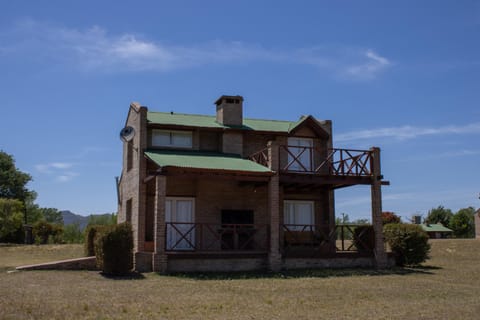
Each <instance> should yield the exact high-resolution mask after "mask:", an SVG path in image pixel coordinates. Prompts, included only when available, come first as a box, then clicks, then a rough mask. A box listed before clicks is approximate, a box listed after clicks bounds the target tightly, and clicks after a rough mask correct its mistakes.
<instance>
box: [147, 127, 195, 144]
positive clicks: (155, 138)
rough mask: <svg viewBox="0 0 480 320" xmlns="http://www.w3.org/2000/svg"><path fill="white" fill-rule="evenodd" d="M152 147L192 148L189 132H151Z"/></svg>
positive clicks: (190, 133)
mask: <svg viewBox="0 0 480 320" xmlns="http://www.w3.org/2000/svg"><path fill="white" fill-rule="evenodd" d="M152 146H154V147H180V148H191V147H192V132H191V131H172V130H153V131H152Z"/></svg>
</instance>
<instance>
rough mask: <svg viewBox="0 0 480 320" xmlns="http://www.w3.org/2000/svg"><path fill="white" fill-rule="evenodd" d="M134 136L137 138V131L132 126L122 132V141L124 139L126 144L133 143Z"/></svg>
mask: <svg viewBox="0 0 480 320" xmlns="http://www.w3.org/2000/svg"><path fill="white" fill-rule="evenodd" d="M134 136H135V129H133V128H132V127H130V126H126V127H125V128H123V129H122V130H121V131H120V139H122V140H123V141H125V142H129V141H131V140H132V139H133V137H134Z"/></svg>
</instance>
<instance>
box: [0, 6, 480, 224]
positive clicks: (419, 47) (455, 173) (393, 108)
mask: <svg viewBox="0 0 480 320" xmlns="http://www.w3.org/2000/svg"><path fill="white" fill-rule="evenodd" d="M0 72H1V73H0V74H1V77H0V101H1V107H0V119H1V124H2V125H1V126H0V149H3V150H4V151H6V152H8V153H10V154H13V155H14V157H15V159H16V163H17V166H18V167H19V168H20V169H21V170H23V171H26V172H29V173H30V174H31V175H32V176H33V179H34V181H33V182H32V183H31V185H30V186H31V188H32V189H34V190H36V191H37V192H38V203H39V204H40V205H41V206H47V207H56V208H59V209H69V210H72V211H73V212H76V213H79V214H83V215H87V214H91V213H101V212H113V211H116V194H115V192H116V191H115V183H114V177H115V176H117V175H119V174H120V170H121V142H120V140H119V138H118V133H119V130H120V129H121V128H122V127H123V125H124V121H125V118H126V113H127V110H128V106H129V104H130V102H131V101H139V102H140V103H141V104H142V105H146V106H148V107H149V108H150V109H151V110H157V111H175V112H185V113H199V114H211V115H213V113H214V106H213V102H214V101H215V99H216V98H217V97H218V96H220V95H222V94H240V95H242V96H243V97H244V98H245V104H244V113H245V116H246V117H250V118H267V119H269V118H270V119H285V120H296V119H297V118H298V117H299V116H300V115H301V114H312V115H314V116H315V117H317V118H319V119H331V120H332V121H333V126H334V144H335V146H336V147H347V148H356V149H358V148H369V147H371V146H379V147H381V149H382V169H383V173H384V176H385V178H386V179H387V180H389V181H391V186H389V187H385V188H383V196H384V203H383V204H384V206H383V207H384V210H389V211H394V212H397V213H398V214H400V215H402V216H403V217H405V218H407V217H410V216H411V215H412V214H415V213H416V214H426V212H427V211H428V210H429V209H430V208H432V207H436V206H438V205H444V206H445V207H448V208H451V209H453V210H458V209H459V208H462V207H467V206H474V207H479V201H480V200H479V199H478V193H479V192H480V186H479V181H480V170H479V165H478V164H479V160H478V159H479V157H480V139H479V138H480V108H479V101H480V2H479V1H422V2H420V4H419V3H418V1H399V2H395V3H394V2H386V1H335V2H334V1H329V2H327V1H301V2H291V1H235V2H234V1H207V0H206V1H175V2H173V1H122V2H120V1H77V2H73V1H69V2H68V3H67V2H65V1H46V2H40V1H21V0H19V1H2V2H1V10H0ZM369 205H370V191H369V189H368V188H366V187H355V188H351V189H343V190H341V191H338V192H337V199H336V208H337V213H338V214H340V213H342V212H344V213H347V214H349V215H350V217H351V218H368V217H370V213H369V212H370V211H369Z"/></svg>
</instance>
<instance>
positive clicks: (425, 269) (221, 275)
mask: <svg viewBox="0 0 480 320" xmlns="http://www.w3.org/2000/svg"><path fill="white" fill-rule="evenodd" d="M438 269H441V268H440V267H435V266H419V267H404V268H402V267H395V268H391V269H382V270H380V269H366V268H365V269H364V268H356V269H299V270H285V271H280V272H272V271H248V272H192V273H170V274H168V275H167V276H168V277H178V278H189V279H195V280H240V279H268V278H272V279H295V278H335V277H358V276H389V275H402V276H404V275H411V274H427V275H431V274H434V273H433V272H431V271H429V270H438Z"/></svg>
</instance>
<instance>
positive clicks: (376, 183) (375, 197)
mask: <svg viewBox="0 0 480 320" xmlns="http://www.w3.org/2000/svg"><path fill="white" fill-rule="evenodd" d="M370 151H371V152H372V158H371V160H370V161H371V170H372V171H371V172H372V184H371V195H372V225H373V230H374V233H375V250H374V254H375V266H376V267H377V268H385V267H387V263H388V261H387V253H386V252H385V243H384V238H383V223H382V172H381V168H380V148H376V147H373V148H371V149H370Z"/></svg>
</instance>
